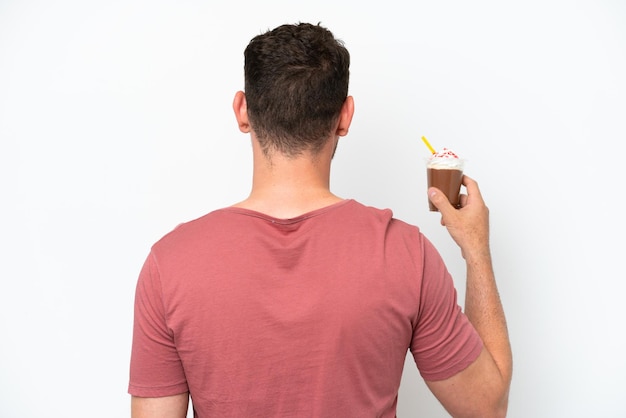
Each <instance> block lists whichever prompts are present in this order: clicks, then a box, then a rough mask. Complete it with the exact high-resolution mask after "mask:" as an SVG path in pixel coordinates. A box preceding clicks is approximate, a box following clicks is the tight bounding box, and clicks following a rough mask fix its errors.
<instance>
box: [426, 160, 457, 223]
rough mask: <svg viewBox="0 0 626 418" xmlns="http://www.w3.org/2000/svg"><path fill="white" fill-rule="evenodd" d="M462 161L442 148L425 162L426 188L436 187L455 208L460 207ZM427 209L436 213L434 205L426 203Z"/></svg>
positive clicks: (429, 202)
mask: <svg viewBox="0 0 626 418" xmlns="http://www.w3.org/2000/svg"><path fill="white" fill-rule="evenodd" d="M463 165H464V161H463V160H462V159H461V158H459V157H458V156H457V155H456V154H455V153H454V152H452V151H451V150H449V149H447V148H444V149H443V150H442V151H440V152H437V153H435V154H433V155H432V156H430V157H429V158H428V159H427V161H426V177H427V180H428V187H436V188H438V189H439V190H441V191H442V192H443V193H444V194H445V195H446V197H447V198H448V201H449V202H450V204H451V205H452V206H454V207H456V208H460V207H461V202H460V196H459V194H460V192H461V179H462V178H463ZM428 208H429V209H430V210H431V211H433V212H436V211H437V208H436V207H435V205H433V204H432V203H431V201H430V200H429V201H428Z"/></svg>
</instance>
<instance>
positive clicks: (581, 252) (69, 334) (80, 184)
mask: <svg viewBox="0 0 626 418" xmlns="http://www.w3.org/2000/svg"><path fill="white" fill-rule="evenodd" d="M505 3H506V5H505ZM511 3H512V2H498V1H492V2H487V1H474V2H469V1H456V2H455V1H453V2H435V1H428V2H427V1H420V0H418V1H411V2H409V1H406V2H400V1H394V0H390V1H385V2H361V1H359V2H357V1H354V2H347V1H346V2H341V1H335V0H317V1H314V2H313V1H312V2H306V3H305V2H297V3H296V2H287V1H282V2H281V1H276V0H268V1H263V2H261V1H253V0H242V1H234V2H224V3H223V4H219V3H218V2H209V1H200V0H187V1H165V0H157V1H148V0H143V1H142V0H130V1H115V0H114V1H100V2H96V1H84V0H74V1H72V0H58V1H27V0H24V1H17V0H15V1H10V0H9V1H7V0H0V202H1V203H0V330H1V334H0V417H3V418H14V417H28V418H30V417H123V416H128V410H129V409H128V406H129V396H128V395H127V394H126V389H127V377H128V361H129V351H130V342H131V327H132V301H133V297H134V286H135V281H136V277H137V274H138V272H139V269H140V267H141V264H142V263H143V260H144V258H145V256H146V255H147V252H148V249H149V247H150V245H151V244H152V243H153V242H154V241H156V240H157V239H158V238H160V237H161V236H162V235H163V234H165V233H166V232H168V231H169V230H171V229H172V228H173V227H174V226H176V224H178V223H180V222H182V221H186V220H190V219H193V218H196V217H198V216H201V215H202V214H204V213H206V212H208V211H210V210H213V209H217V208H219V207H221V206H225V205H229V204H232V203H234V202H236V201H239V200H241V199H243V198H245V197H246V196H247V193H248V192H249V187H250V179H251V178H250V176H251V169H250V164H251V158H250V157H251V153H250V144H249V139H248V137H247V136H245V135H242V134H241V133H240V132H239V131H238V129H237V126H236V124H235V121H234V117H233V114H232V111H231V102H232V99H233V96H234V93H235V92H236V91H237V90H239V89H242V88H243V49H244V48H245V46H246V45H247V43H248V41H249V40H250V38H252V37H253V36H255V35H257V34H258V33H260V32H262V31H264V30H266V29H269V28H272V27H274V26H277V25H279V24H282V23H296V22H298V21H309V22H313V23H317V22H322V24H323V25H324V26H327V27H329V28H330V29H331V30H332V31H333V32H334V33H335V35H336V36H338V37H339V38H341V39H343V40H344V41H345V43H346V46H347V47H348V49H349V50H350V51H351V54H352V71H351V74H352V78H351V85H350V93H351V94H352V95H353V96H354V97H355V102H356V115H355V117H354V120H353V126H352V130H351V132H350V133H349V135H348V136H347V137H345V138H343V139H342V140H341V143H340V145H339V149H338V153H337V156H336V158H335V162H334V172H333V178H332V187H333V189H334V191H335V193H337V194H339V195H341V196H343V197H350V198H356V199H358V200H360V201H362V202H363V203H365V204H368V205H373V206H379V207H388V208H392V209H393V210H394V213H395V215H396V216H397V217H400V218H402V219H404V220H406V221H408V222H411V223H414V224H417V225H419V226H420V227H421V228H422V230H423V231H424V232H425V233H426V234H427V236H429V238H430V239H431V240H432V241H433V242H434V243H435V244H436V245H437V246H438V248H439V249H440V251H441V252H442V254H443V256H444V258H445V259H446V261H447V263H448V264H449V268H450V270H451V271H452V273H453V274H454V275H455V280H456V282H457V285H458V287H459V290H460V296H461V297H463V286H464V265H463V263H462V260H461V258H460V253H459V251H458V249H457V248H456V247H455V246H454V245H453V243H452V242H451V239H450V238H449V236H448V235H447V233H446V232H445V230H444V229H443V228H442V227H441V226H440V225H439V216H438V215H437V214H435V213H429V212H428V211H427V200H426V191H425V182H426V180H425V170H424V165H423V159H424V158H425V157H426V156H427V155H428V150H427V149H426V147H425V146H424V145H423V144H422V142H421V141H420V139H419V138H420V137H421V136H422V135H425V136H426V137H427V138H429V139H430V141H431V143H432V144H433V145H434V146H435V147H437V148H441V147H444V146H446V147H450V148H452V149H453V150H455V151H456V152H458V153H459V154H461V155H462V156H464V157H466V158H467V159H468V160H469V162H468V167H467V170H466V172H467V174H469V175H470V176H472V177H474V178H476V179H477V180H478V181H479V184H480V186H481V189H482V191H483V194H484V196H485V199H486V200H487V202H488V204H489V207H490V209H491V220H492V245H493V253H494V259H495V268H496V273H497V276H498V280H499V285H500V291H501V296H502V299H503V302H504V305H505V309H506V313H507V316H508V323H509V328H510V334H511V340H512V345H513V350H514V359H515V372H514V380H513V385H512V391H511V401H510V410H509V417H513V418H528V417H533V418H538V417H546V418H554V417H567V418H572V417H585V418H587V417H625V416H626V404H625V403H624V393H625V392H626V377H625V376H626V362H625V357H626V356H625V353H626V335H625V334H626V325H625V319H626V315H625V313H624V312H625V311H624V308H623V305H624V291H625V290H626V287H625V285H624V281H625V279H626V277H625V276H626V275H625V274H624V272H623V261H624V253H625V252H624V250H625V246H624V239H623V237H624V235H625V234H626V227H625V222H624V208H623V202H624V192H623V186H622V178H623V161H624V159H623V151H624V147H623V143H624V141H625V140H626V99H625V94H626V81H625V80H626V77H625V74H626V5H625V3H624V2H622V1H619V0H615V1H609V0H605V1H598V0H589V1H550V0H548V1H545V0H543V1H532V0H531V1H524V2H515V4H511ZM409 5H411V7H409ZM303 361H306V359H303ZM398 416H399V417H417V416H424V417H445V416H447V415H446V413H445V411H443V410H442V408H441V407H440V406H439V405H438V404H437V401H436V400H435V399H434V398H433V397H432V395H430V393H428V392H427V390H426V389H425V386H424V385H423V383H422V382H421V380H420V378H419V375H418V374H417V372H416V371H415V367H414V364H413V362H412V360H411V359H409V360H408V361H407V367H406V371H405V376H404V379H403V382H402V386H401V389H400V398H399V406H398Z"/></svg>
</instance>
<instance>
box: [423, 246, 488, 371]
mask: <svg viewBox="0 0 626 418" xmlns="http://www.w3.org/2000/svg"><path fill="white" fill-rule="evenodd" d="M423 248H424V251H423V254H424V262H423V266H424V271H423V279H422V289H421V293H420V310H419V314H418V318H417V324H416V326H415V327H414V330H413V339H412V341H411V353H412V354H413V358H414V359H415V363H416V365H417V367H418V369H419V371H420V374H421V375H422V377H423V378H424V379H426V380H443V379H447V378H449V377H452V376H454V375H455V374H457V373H459V372H460V371H462V370H464V369H465V368H466V367H468V366H469V365H470V364H471V363H473V362H474V360H476V358H477V357H478V355H479V354H480V352H481V350H482V347H483V343H482V340H481V338H480V336H479V335H478V333H477V332H476V330H475V329H474V326H473V325H472V324H471V323H470V322H469V320H468V318H467V317H466V316H465V314H464V313H463V311H462V310H461V307H460V306H459V304H458V302H457V292H456V289H455V288H454V282H453V281H452V277H451V276H450V273H449V272H448V270H447V268H446V266H445V264H444V262H443V260H442V258H441V256H440V254H439V252H438V251H437V250H436V249H435V247H434V246H433V245H432V243H430V241H428V240H427V239H426V238H423Z"/></svg>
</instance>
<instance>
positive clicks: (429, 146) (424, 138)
mask: <svg viewBox="0 0 626 418" xmlns="http://www.w3.org/2000/svg"><path fill="white" fill-rule="evenodd" d="M422 141H424V144H426V146H427V147H428V149H429V150H430V152H432V153H433V154H436V153H437V151H435V149H434V148H433V147H432V145H430V143H429V142H428V140H427V139H426V137H425V136H423V137H422Z"/></svg>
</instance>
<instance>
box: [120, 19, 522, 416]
mask: <svg viewBox="0 0 626 418" xmlns="http://www.w3.org/2000/svg"><path fill="white" fill-rule="evenodd" d="M244 55H245V67H244V71H245V93H244V92H238V93H236V95H235V99H234V103H233V108H234V111H235V116H236V119H237V123H238V125H239V129H240V130H241V131H242V132H244V133H249V134H250V137H251V141H252V149H253V164H254V171H253V182H252V190H251V193H250V195H249V197H248V198H247V199H246V200H244V201H242V202H240V203H238V204H235V205H233V206H231V207H228V208H223V209H220V210H217V211H214V212H211V213H209V214H208V215H205V216H203V217H201V218H199V219H197V220H194V221H191V222H188V223H186V224H183V225H181V226H179V227H177V228H176V229H175V230H174V231H172V232H171V233H169V234H168V235H166V236H165V237H163V238H162V239H161V240H160V241H159V242H157V243H156V244H155V245H154V246H153V247H152V250H151V252H150V255H149V256H148V259H147V260H146V263H145V265H144V268H143V269H142V272H141V274H140V277H139V281H138V285H137V294H136V303H135V328H134V337H133V350H132V359H131V375H130V385H129V393H130V394H131V395H133V396H132V408H131V409H132V415H133V417H135V418H140V417H151V418H153V417H184V416H185V414H186V410H187V407H188V400H189V397H190V396H191V399H192V401H193V406H194V411H195V415H196V416H197V417H220V418H224V417H358V418H361V417H394V416H395V413H396V404H397V394H398V388H399V385H400V378H401V374H402V370H403V366H404V360H405V356H406V353H407V350H411V353H412V354H413V356H414V358H415V362H416V365H417V367H418V369H419V371H420V373H421V374H422V376H423V377H424V379H425V381H426V382H427V384H428V387H429V388H430V389H431V390H432V392H433V393H434V394H435V396H436V397H437V398H438V399H439V400H440V402H441V403H442V404H443V406H444V407H445V408H446V409H447V410H448V411H449V412H450V414H451V415H453V416H458V417H492V416H494V417H499V416H504V415H505V414H506V409H507V401H508V391H509V384H510V379H511V351H510V346H509V340H508V335H507V329H506V323H505V318H504V313H503V310H502V306H501V303H500V299H499V296H498V291H497V288H496V283H495V279H494V274H493V270H492V265H491V258H490V250H489V228H488V210H487V208H486V206H485V204H484V202H483V200H482V197H481V194H480V192H479V189H478V186H477V184H476V182H475V181H474V180H472V179H470V178H469V177H467V176H466V177H465V178H464V180H463V184H464V185H465V187H466V189H467V195H464V196H463V197H462V202H461V206H462V208H461V209H458V210H457V209H455V208H453V207H452V206H451V205H450V204H449V203H448V201H447V199H446V198H445V197H444V196H443V195H442V193H441V192H440V191H439V190H437V189H430V190H428V193H429V198H430V200H431V201H432V202H433V203H434V204H435V205H436V206H437V207H438V209H439V210H440V212H441V216H442V219H441V222H442V224H443V225H445V226H446V227H447V229H448V231H449V233H450V234H451V236H452V237H453V239H454V240H455V241H456V243H457V244H458V245H459V246H460V248H461V250H462V255H463V257H464V258H465V261H466V263H467V289H466V301H465V313H463V312H462V311H461V309H460V307H459V306H458V304H457V301H456V292H455V289H454V287H453V282H452V279H451V277H450V275H449V273H448V271H447V270H446V267H445V265H444V263H443V261H442V259H441V257H440V255H439V254H438V253H437V251H436V250H435V248H434V247H433V246H432V245H431V243H430V242H429V241H428V240H427V239H426V238H425V237H424V236H423V235H422V234H421V233H420V231H419V230H418V228H417V227H415V226H411V225H408V224H406V223H404V222H402V221H400V220H398V219H395V218H393V217H392V214H391V211H389V210H379V209H375V208H371V207H367V206H364V205H362V204H360V203H358V202H356V201H354V200H351V199H342V198H340V197H338V196H336V195H334V194H332V193H331V191H330V187H329V177H330V166H331V160H332V157H333V155H334V153H335V150H336V147H337V143H338V140H339V137H341V136H345V135H346V134H347V133H348V129H349V126H350V123H351V120H352V115H353V112H354V104H353V99H352V97H350V96H348V94H347V93H348V75H349V61H350V58H349V54H348V51H347V50H346V49H345V47H344V46H343V44H342V43H341V42H340V41H338V40H336V39H335V38H334V37H333V35H332V33H331V32H329V31H328V30H327V29H325V28H323V27H321V26H319V25H310V24H297V25H283V26H280V27H278V28H276V29H274V30H272V31H268V32H267V33H264V34H262V35H259V36H257V37H255V38H254V39H252V41H251V42H250V44H249V45H248V47H247V48H246V50H245V54H244Z"/></svg>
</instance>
